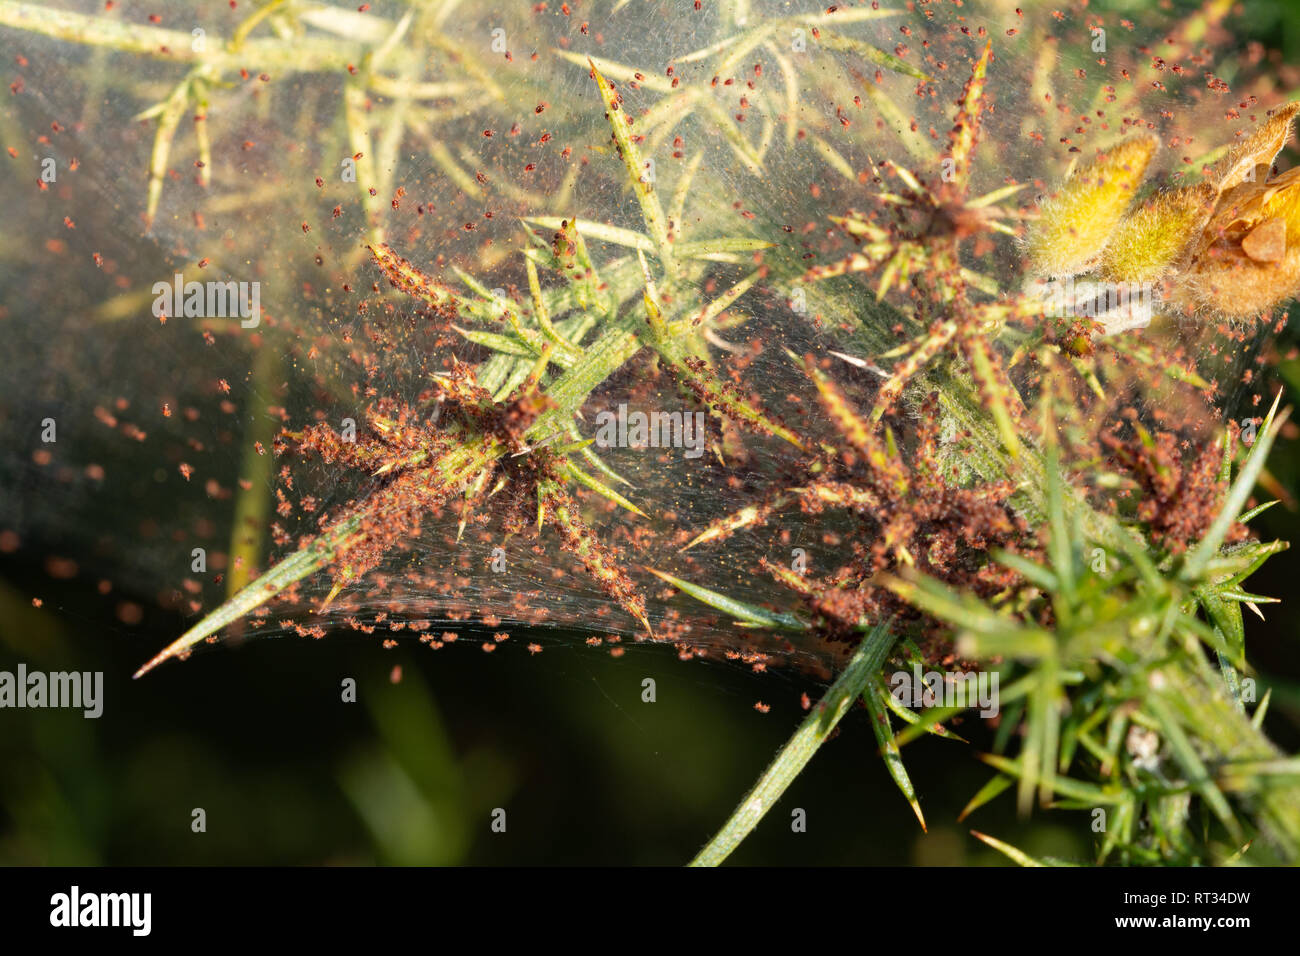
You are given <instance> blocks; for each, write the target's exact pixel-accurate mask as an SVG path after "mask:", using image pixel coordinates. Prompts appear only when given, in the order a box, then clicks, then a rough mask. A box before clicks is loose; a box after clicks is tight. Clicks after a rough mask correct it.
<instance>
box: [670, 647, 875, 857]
mask: <svg viewBox="0 0 1300 956" xmlns="http://www.w3.org/2000/svg"><path fill="white" fill-rule="evenodd" d="M890 623H891V622H885V623H884V624H879V625H877V626H876V627H875V628H873V629H872V630H871V632H870V633H869V634H867V635H866V636H865V637H864V638H863V639H862V643H860V644H859V645H858V649H857V651H855V652H854V654H853V657H852V658H851V659H850V660H849V663H848V666H847V667H845V668H844V671H843V672H842V673H841V674H840V676H839V677H838V678H837V679H836V681H835V683H834V684H832V685H831V687H830V690H828V691H827V692H826V696H824V697H823V698H822V699H821V700H820V701H818V703H817V705H816V706H815V707H814V708H813V709H812V712H811V713H809V715H808V717H807V718H806V719H805V720H804V722H803V723H802V724H801V725H800V726H799V729H798V730H796V731H795V732H794V735H793V736H792V737H791V738H790V740H789V741H788V742H787V743H786V745H785V746H784V747H782V748H781V752H780V753H779V754H777V755H776V759H775V760H773V761H772V764H771V766H769V767H768V768H767V771H766V772H765V773H764V774H763V776H762V777H760V778H759V781H758V783H757V784H755V785H754V789H753V790H751V791H750V792H749V793H748V795H746V797H745V799H744V800H742V801H741V802H740V806H738V807H737V808H736V810H735V812H734V813H732V815H731V818H730V819H729V820H728V821H727V822H726V824H725V825H724V826H723V827H722V829H721V830H719V831H718V835H717V836H715V837H714V838H713V839H712V840H710V841H709V844H708V846H706V847H705V848H704V849H703V850H701V851H700V852H699V854H698V855H697V856H696V857H695V859H694V860H692V861H691V864H690V865H691V866H717V865H718V864H719V863H721V862H722V861H723V860H725V859H726V858H727V857H728V856H730V855H731V852H732V851H733V850H735V849H736V847H738V846H739V845H740V843H741V841H742V840H744V839H745V838H746V837H747V836H749V834H750V832H751V831H752V830H753V829H754V827H756V826H758V821H759V820H761V819H763V817H764V816H765V815H766V814H767V811H768V810H770V809H772V807H773V805H774V804H775V803H776V801H777V800H779V799H780V798H781V794H783V793H785V790H786V788H787V787H789V786H790V784H791V783H792V782H793V781H794V778H795V777H797V776H798V775H799V774H800V773H801V772H802V771H803V768H804V767H805V766H806V765H807V763H808V761H809V760H811V759H812V756H813V754H815V753H816V752H817V748H818V747H820V746H821V745H822V744H823V743H825V742H826V739H827V738H828V737H829V736H830V735H831V731H833V730H834V729H835V725H836V724H838V723H839V722H840V718H841V717H843V716H844V715H845V714H846V713H848V710H849V708H850V707H851V706H852V705H853V702H854V701H856V700H857V699H858V697H859V696H860V695H861V694H862V691H863V690H864V689H865V688H866V686H867V683H868V682H869V681H870V680H871V678H872V677H874V676H875V675H876V674H877V673H878V672H879V671H880V668H881V665H883V664H884V662H885V657H886V656H887V655H888V654H889V649H890V648H891V647H892V646H893V644H894V636H893V634H892V633H891V632H890V629H889V628H890Z"/></svg>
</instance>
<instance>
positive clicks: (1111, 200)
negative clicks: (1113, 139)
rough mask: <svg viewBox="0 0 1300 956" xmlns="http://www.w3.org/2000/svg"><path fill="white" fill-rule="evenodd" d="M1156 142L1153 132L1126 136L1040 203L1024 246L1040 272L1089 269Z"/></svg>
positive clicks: (1058, 273) (1049, 274)
mask: <svg viewBox="0 0 1300 956" xmlns="http://www.w3.org/2000/svg"><path fill="white" fill-rule="evenodd" d="M1157 145H1158V143H1157V141H1156V138H1155V137H1154V136H1137V137H1134V138H1132V139H1128V140H1125V141H1124V142H1122V143H1120V144H1119V145H1118V146H1115V147H1113V148H1111V149H1110V150H1109V151H1107V152H1105V153H1103V154H1102V155H1101V156H1099V157H1098V158H1097V159H1096V160H1094V161H1093V162H1092V163H1091V164H1089V165H1088V166H1085V167H1083V168H1082V169H1079V170H1075V172H1074V173H1073V175H1071V176H1070V178H1069V179H1067V180H1066V181H1065V183H1064V184H1063V185H1062V186H1061V188H1060V190H1059V191H1058V192H1057V193H1056V194H1055V195H1054V196H1052V197H1051V198H1049V199H1047V200H1045V201H1044V202H1043V203H1042V205H1041V206H1040V208H1039V216H1040V218H1039V220H1038V222H1037V224H1036V225H1035V228H1034V229H1033V230H1032V231H1031V232H1030V235H1029V238H1028V241H1027V244H1026V245H1027V248H1026V251H1027V253H1028V257H1029V263H1030V267H1031V269H1032V270H1033V272H1034V273H1035V274H1037V275H1039V276H1044V277H1052V276H1068V275H1076V274H1078V273H1080V272H1085V271H1088V270H1090V269H1093V268H1095V267H1096V265H1097V261H1098V259H1099V257H1100V256H1101V253H1102V251H1103V250H1104V249H1105V247H1106V242H1107V240H1108V239H1109V238H1110V236H1111V234H1112V233H1113V232H1114V230H1115V227H1116V226H1117V225H1118V224H1119V222H1120V219H1121V218H1122V217H1123V215H1124V212H1125V210H1127V209H1128V207H1129V205H1130V203H1132V201H1133V195H1134V193H1135V191H1136V190H1137V187H1138V186H1139V184H1141V182H1142V177H1143V176H1144V175H1145V173H1146V169H1147V164H1148V163H1150V162H1151V157H1152V155H1154V153H1155V151H1156V146H1157Z"/></svg>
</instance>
